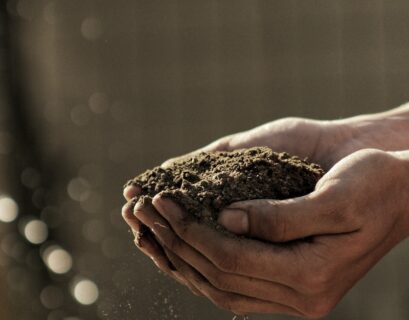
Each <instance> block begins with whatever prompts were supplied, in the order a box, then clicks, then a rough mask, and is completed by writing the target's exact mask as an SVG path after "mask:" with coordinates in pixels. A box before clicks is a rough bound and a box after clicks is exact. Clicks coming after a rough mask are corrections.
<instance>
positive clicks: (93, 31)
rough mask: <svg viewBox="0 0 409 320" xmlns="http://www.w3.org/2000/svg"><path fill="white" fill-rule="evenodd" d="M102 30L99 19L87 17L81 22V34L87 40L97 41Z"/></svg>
mask: <svg viewBox="0 0 409 320" xmlns="http://www.w3.org/2000/svg"><path fill="white" fill-rule="evenodd" d="M102 33H103V28H102V23H101V20H100V19H99V18H95V17H88V18H85V19H84V20H83V21H82V24H81V34H82V35H83V37H84V38H85V39H87V40H97V39H99V38H100V37H101V36H102Z"/></svg>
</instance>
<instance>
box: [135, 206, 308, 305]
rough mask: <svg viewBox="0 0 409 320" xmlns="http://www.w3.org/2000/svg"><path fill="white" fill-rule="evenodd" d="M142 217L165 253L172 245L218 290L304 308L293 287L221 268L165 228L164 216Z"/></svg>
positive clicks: (174, 249) (173, 248)
mask: <svg viewBox="0 0 409 320" xmlns="http://www.w3.org/2000/svg"><path fill="white" fill-rule="evenodd" d="M139 216H140V218H141V220H142V221H143V223H145V224H146V225H148V226H149V228H151V230H152V232H153V233H154V234H155V236H156V237H157V238H158V239H160V242H161V243H162V244H163V247H164V248H165V252H166V249H167V248H170V247H171V248H172V252H173V253H175V254H176V255H177V256H178V257H180V258H181V259H182V260H184V261H185V262H187V263H188V264H189V265H190V266H192V267H193V268H194V269H195V270H197V271H198V272H199V273H200V274H202V275H203V276H204V278H206V280H207V281H209V282H210V283H211V284H212V285H213V286H214V287H216V288H217V289H219V290H222V291H226V292H232V293H238V294H242V295H245V296H248V297H253V298H258V299H261V300H265V301H272V302H275V303H280V304H285V305H288V306H290V307H292V308H294V309H301V308H302V306H303V299H302V297H301V296H300V294H299V293H298V292H296V291H295V290H294V289H292V288H290V287H288V286H284V285H281V284H279V283H274V282H271V281H265V280H259V279H255V278H250V277H247V276H241V275H236V274H230V273H227V272H224V271H221V270H219V269H217V268H216V267H215V266H214V265H213V264H212V263H211V262H210V261H209V260H208V259H207V258H205V257H204V256H203V255H202V254H200V253H199V252H198V251H196V250H195V249H193V248H192V247H190V246H189V245H188V244H186V243H185V242H184V241H183V240H181V239H180V238H179V237H177V236H176V234H175V233H174V232H173V231H172V230H171V229H170V228H168V227H164V226H165V225H167V222H166V221H165V220H163V218H161V217H155V218H152V217H151V216H146V215H143V214H142V215H139Z"/></svg>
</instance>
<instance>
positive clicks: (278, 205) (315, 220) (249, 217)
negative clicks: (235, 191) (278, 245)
mask: <svg viewBox="0 0 409 320" xmlns="http://www.w3.org/2000/svg"><path fill="white" fill-rule="evenodd" d="M346 206H347V202H346V200H341V201H339V199H337V198H334V197H330V196H329V195H325V194H323V193H322V192H318V191H316V192H313V193H311V194H309V195H306V196H304V197H299V198H294V199H288V200H281V201H279V200H266V199H262V200H249V201H241V202H236V203H233V204H231V205H230V206H228V207H227V208H226V209H224V210H223V211H222V212H221V213H220V215H219V219H218V222H219V223H220V224H221V225H223V226H224V227H225V228H226V229H227V230H229V231H231V232H233V233H235V234H239V235H245V236H248V237H253V238H257V239H262V240H266V241H270V242H286V241H291V240H296V239H302V238H306V237H309V236H316V235H323V234H338V233H347V232H353V231H356V230H357V229H359V224H358V223H357V221H356V219H353V217H347V214H346V212H347V210H346ZM351 218H352V219H351Z"/></svg>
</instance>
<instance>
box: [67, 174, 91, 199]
mask: <svg viewBox="0 0 409 320" xmlns="http://www.w3.org/2000/svg"><path fill="white" fill-rule="evenodd" d="M67 192H68V195H69V196H70V197H71V199H73V200H75V201H85V200H86V199H87V198H88V197H89V195H90V185H89V182H88V181H87V180H85V179H84V178H80V177H76V178H74V179H72V180H71V181H70V182H69V183H68V186H67Z"/></svg>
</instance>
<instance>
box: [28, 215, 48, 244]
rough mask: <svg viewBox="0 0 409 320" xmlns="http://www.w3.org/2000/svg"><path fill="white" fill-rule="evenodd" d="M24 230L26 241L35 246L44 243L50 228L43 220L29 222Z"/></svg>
mask: <svg viewBox="0 0 409 320" xmlns="http://www.w3.org/2000/svg"><path fill="white" fill-rule="evenodd" d="M23 230H24V231H23V233H24V236H25V237H26V239H27V240H28V241H30V242H31V243H33V244H40V243H43V242H44V241H45V240H46V239H47V237H48V227H47V225H46V224H45V223H44V222H43V221H41V220H36V219H33V220H30V221H28V222H27V223H26V224H25V226H24V229H23Z"/></svg>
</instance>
